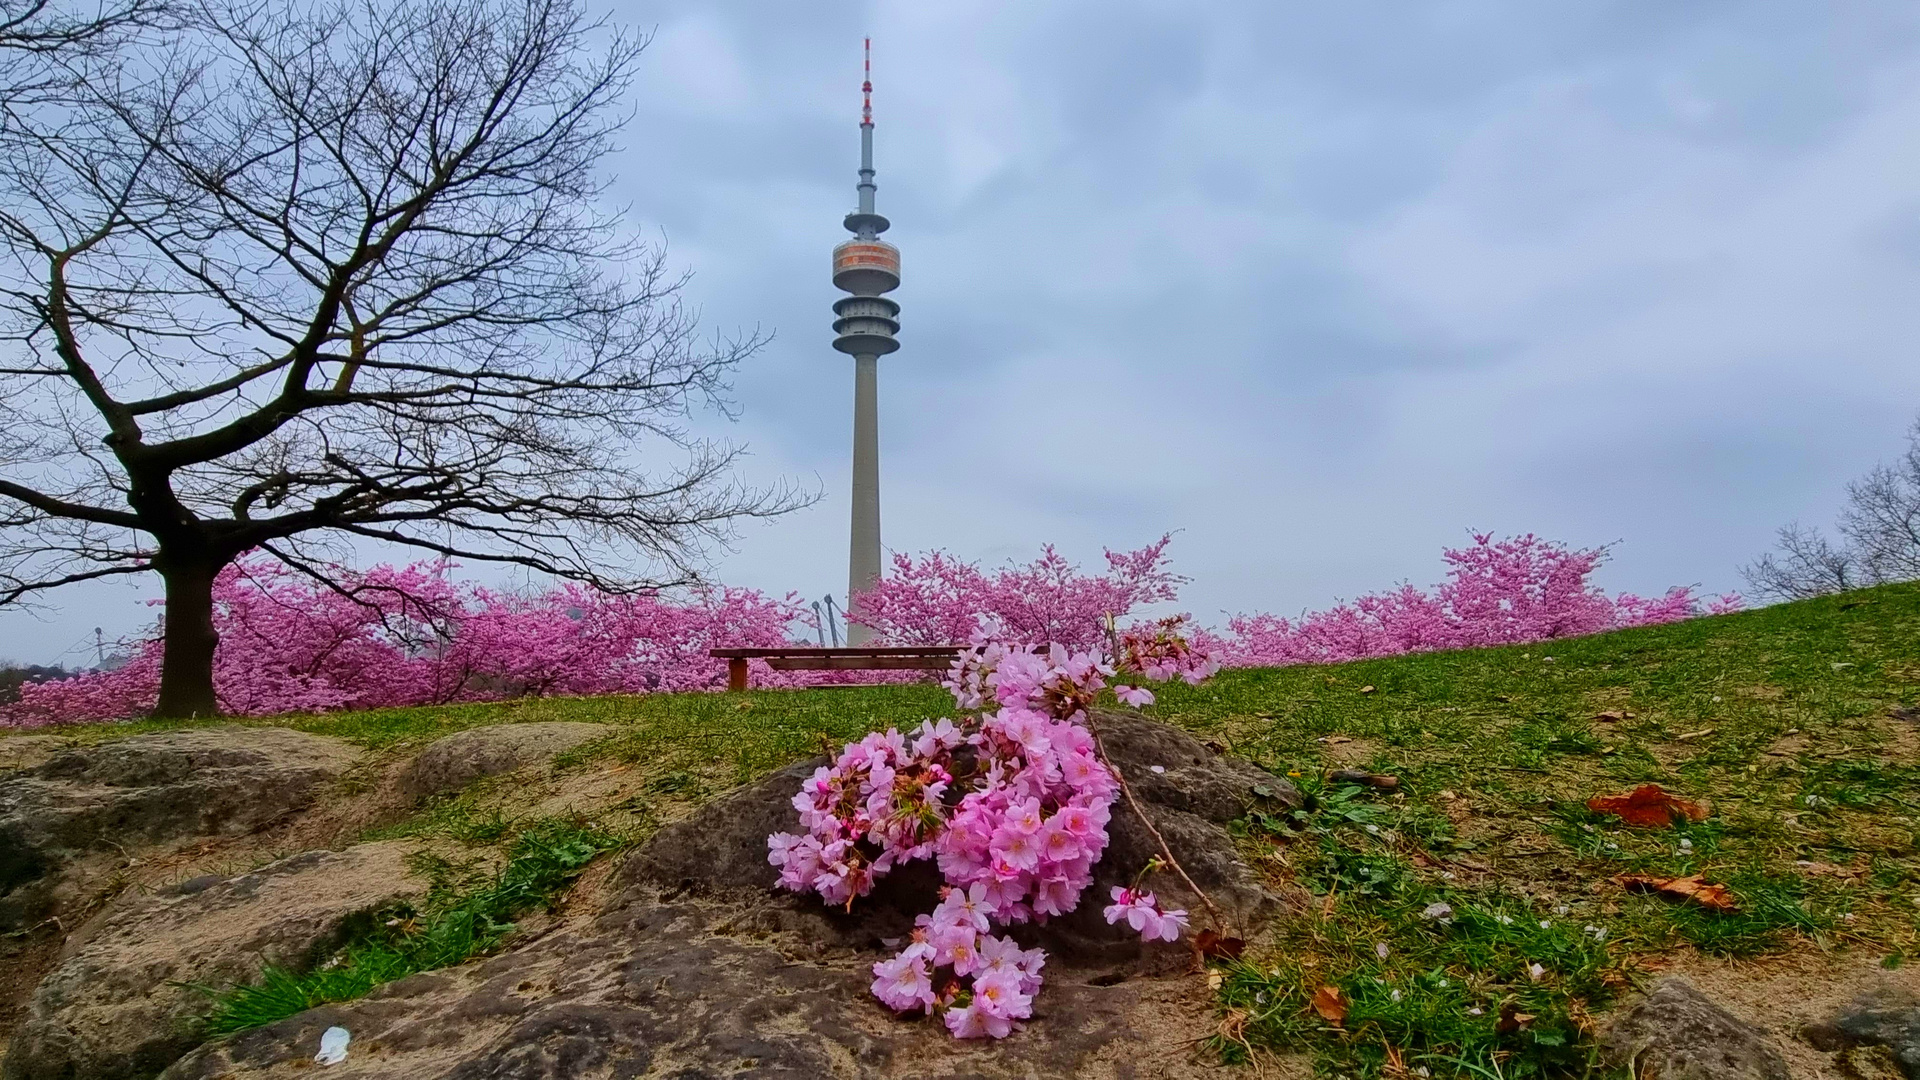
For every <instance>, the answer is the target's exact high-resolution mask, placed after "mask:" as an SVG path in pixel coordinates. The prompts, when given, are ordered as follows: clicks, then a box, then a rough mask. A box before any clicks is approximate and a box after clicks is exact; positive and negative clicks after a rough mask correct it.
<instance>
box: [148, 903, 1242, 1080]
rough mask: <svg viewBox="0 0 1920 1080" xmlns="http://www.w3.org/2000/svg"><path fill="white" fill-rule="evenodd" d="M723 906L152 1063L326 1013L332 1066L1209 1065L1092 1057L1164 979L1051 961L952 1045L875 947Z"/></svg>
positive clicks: (231, 1048) (679, 910)
mask: <svg viewBox="0 0 1920 1080" xmlns="http://www.w3.org/2000/svg"><path fill="white" fill-rule="evenodd" d="M729 914H730V913H729V910H728V908H727V907H725V906H724V905H717V904H713V903H711V902H708V901H700V900H691V899H682V900H680V901H677V902H664V903H663V902H659V901H658V900H657V899H649V900H646V901H636V902H634V903H630V904H628V905H627V906H625V907H623V908H621V909H619V910H617V911H616V912H612V913H609V915H608V916H604V917H602V918H601V919H600V920H599V922H598V924H597V925H595V926H594V927H592V928H591V929H588V930H576V931H575V932H572V933H552V934H549V935H547V936H544V937H542V938H540V939H538V940H536V941H532V942H528V943H526V944H524V945H522V946H521V947H518V948H515V949H513V950H511V951H509V952H507V953H504V954H502V955H500V956H497V957H494V958H492V959H489V960H486V961H482V962H478V963H473V964H468V965H464V966H462V967H460V968H457V969H453V970H449V971H441V972H432V973H428V974H425V975H418V976H414V977H412V978H409V979H404V980H401V981H400V982H397V983H393V984H391V985H389V986H387V987H384V988H382V989H381V990H380V991H378V992H376V993H375V994H374V995H372V996H370V997H368V998H367V999H365V1000H362V1001H358V1002H354V1003H352V1004H347V1005H338V1006H325V1007H322V1008H319V1009H314V1010H310V1011H308V1012H305V1013H302V1014H300V1015H298V1016H294V1017H290V1018H288V1019H286V1020H283V1021H280V1022H278V1023H275V1024H271V1025H268V1026H266V1027H263V1028H259V1029H256V1030H254V1031H250V1032H245V1033H243V1034H240V1035H237V1036H235V1037H233V1038H230V1039H227V1040H223V1041H221V1042H217V1043H209V1044H207V1045H206V1046H203V1047H201V1048H200V1049H198V1050H195V1051H194V1052H192V1053H190V1054H188V1055H187V1056H186V1057H184V1058H182V1059H180V1060H179V1061H178V1062H176V1063H175V1064H174V1065H173V1066H172V1067H171V1068H169V1069H167V1070H166V1071H165V1072H164V1073H162V1074H161V1075H162V1077H163V1080H214V1078H222V1080H247V1078H264V1077H280V1076H298V1075H305V1073H304V1072H302V1071H300V1066H301V1065H302V1064H303V1063H306V1062H308V1061H309V1060H310V1059H311V1058H312V1056H313V1054H314V1052H315V1050H316V1049H317V1048H318V1046H319V1041H320V1036H321V1033H322V1032H324V1031H325V1030H326V1029H327V1028H328V1027H331V1026H334V1025H339V1026H341V1027H345V1028H346V1029H347V1030H348V1031H350V1032H352V1033H353V1049H352V1050H351V1051H350V1054H349V1058H348V1061H347V1066H348V1068H343V1069H342V1070H341V1072H340V1075H341V1076H343V1077H345V1076H350V1077H352V1078H354V1080H403V1078H404V1080H562V1078H567V1080H572V1078H577V1077H641V1076H649V1077H674V1078H680V1080H703V1078H708V1077H713V1078H718V1077H735V1076H737V1077H748V1076H751V1077H756V1078H759V1077H773V1078H792V1080H802V1078H805V1080H816V1078H819V1077H827V1076H832V1077H841V1078H875V1080H877V1078H881V1077H889V1078H892V1077H907V1076H910V1077H915V1078H925V1080H963V1078H965V1080H1015V1078H1019V1080H1030V1078H1039V1077H1077V1076H1102V1077H1113V1078H1118V1077H1123V1076H1125V1077H1142V1076H1155V1077H1170V1076H1177V1077H1184V1076H1200V1075H1209V1073H1207V1072H1206V1071H1204V1069H1203V1067H1197V1066H1190V1065H1188V1064H1187V1063H1186V1062H1185V1060H1184V1055H1183V1057H1182V1059H1181V1060H1178V1061H1176V1062H1174V1063H1173V1066H1172V1067H1171V1068H1154V1069H1152V1070H1151V1071H1148V1070H1147V1069H1138V1070H1136V1069H1135V1068H1134V1067H1133V1066H1134V1065H1137V1064H1138V1063H1137V1062H1130V1063H1127V1064H1123V1065H1122V1066H1121V1067H1119V1068H1105V1069H1103V1068H1102V1066H1101V1062H1102V1059H1103V1058H1111V1057H1120V1058H1123V1059H1124V1058H1127V1057H1129V1056H1130V1051H1129V1049H1128V1048H1129V1047H1130V1046H1131V1045H1137V1044H1139V1043H1142V1042H1144V1034H1143V1033H1145V1032H1147V1031H1149V1030H1151V1029H1153V1028H1154V1027H1156V1026H1158V1025H1160V1024H1164V1023H1165V1022H1166V1014H1167V1011H1168V1006H1167V1001H1168V999H1169V998H1170V997H1172V996H1174V994H1175V993H1177V992H1178V991H1179V990H1180V989H1181V988H1180V987H1179V986H1178V984H1170V983H1167V982H1163V981H1159V980H1153V979H1138V980H1129V981H1127V982H1124V983H1120V984H1118V985H1103V986H1097V985H1089V984H1088V983H1087V982H1086V981H1084V980H1076V979H1070V978H1066V977H1063V976H1062V974H1061V973H1059V972H1055V971H1052V970H1049V971H1048V976H1049V978H1048V982H1047V985H1046V987H1045V989H1043V990H1042V992H1041V996H1040V1000H1039V1005H1038V1007H1039V1009H1040V1012H1039V1014H1038V1015H1037V1017H1036V1019H1035V1020H1034V1021H1032V1022H1030V1023H1029V1024H1028V1025H1027V1027H1026V1028H1025V1029H1024V1030H1022V1031H1018V1032H1016V1033H1015V1034H1014V1035H1013V1036H1012V1037H1011V1038H1008V1039H1006V1040H1003V1041H1001V1042H998V1043H995V1044H993V1045H981V1044H979V1043H960V1042H956V1041H955V1040H953V1039H952V1038H950V1037H949V1036H948V1035H947V1033H946V1031H945V1030H944V1029H942V1028H941V1027H940V1026H939V1023H938V1021H935V1020H930V1019H918V1020H912V1021H903V1020H899V1019H896V1018H894V1017H893V1016H892V1014H890V1013H888V1012H887V1011H886V1010H885V1009H884V1008H882V1007H881V1006H880V1005H879V1004H878V1003H877V1002H875V1001H874V1000H873V999H872V997H871V996H870V995H869V994H868V992H867V986H868V984H869V983H870V982H871V981H872V975H871V974H870V973H869V972H868V970H867V969H868V967H869V966H870V965H871V964H872V962H873V960H874V959H877V958H878V954H852V955H846V956H840V957H836V958H832V959H818V958H817V959H815V960H814V961H813V962H806V963H796V962H795V960H794V958H793V956H792V954H791V951H790V950H792V949H793V948H795V947H796V946H798V945H799V944H800V942H799V941H798V940H797V939H796V938H794V937H792V936H790V935H777V936H775V937H772V938H766V939H760V940H755V939H752V938H743V937H739V936H736V928H735V927H733V926H731V925H730V924H729V923H728V918H729ZM1137 1054H1138V1052H1137V1051H1135V1052H1132V1055H1133V1056H1137Z"/></svg>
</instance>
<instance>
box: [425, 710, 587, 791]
mask: <svg viewBox="0 0 1920 1080" xmlns="http://www.w3.org/2000/svg"><path fill="white" fill-rule="evenodd" d="M610 730H612V729H610V728H608V727H607V726H606V725H605V724H574V723H561V722H552V723H537V724H495V725H492V726H490V727H480V728H473V729H470V730H468V731H462V732H459V733H457V734H454V735H449V736H447V737H446V738H444V739H441V740H439V741H437V742H435V743H433V744H431V745H430V746H428V747H427V748H426V749H425V750H422V751H420V753H419V755H418V756H416V757H415V758H414V759H413V763H412V764H410V765H408V766H407V769H406V771H405V772H404V773H402V774H401V776H400V787H401V789H402V790H403V791H405V792H406V793H407V794H409V795H437V794H440V793H442V792H447V791H456V790H458V789H460V788H463V787H466V786H467V785H468V784H471V783H473V782H474V781H475V780H478V779H480V778H481V777H483V776H499V775H501V774H503V773H510V772H513V771H515V770H517V769H524V768H526V767H527V766H529V765H533V764H536V763H538V762H542V761H546V760H547V759H549V758H551V757H553V756H554V755H555V754H558V753H560V752H562V751H564V750H571V749H573V748H574V747H576V746H579V745H580V744H581V743H584V742H590V741H592V740H594V739H597V738H599V737H600V736H602V735H605V734H607V733H608V732H609V731H610Z"/></svg>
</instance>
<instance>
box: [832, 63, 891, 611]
mask: <svg viewBox="0 0 1920 1080" xmlns="http://www.w3.org/2000/svg"><path fill="white" fill-rule="evenodd" d="M865 65H866V66H865V77H864V79H863V80H862V81H861V83H860V184H859V189H858V190H859V192H860V208H859V209H858V210H855V211H854V212H853V213H851V214H848V215H847V218H846V222H845V224H846V227H847V231H848V232H850V233H852V234H853V239H851V240H846V241H842V242H841V244H840V246H838V247H836V248H834V249H833V284H834V285H835V286H836V287H837V288H839V289H840V290H841V291H842V292H846V293H850V294H851V295H849V296H844V297H841V298H840V299H838V300H836V301H834V303H833V314H834V320H833V332H834V335H835V336H834V339H833V347H834V348H836V349H838V350H840V351H841V352H843V353H848V354H850V355H851V356H852V357H853V539H852V545H851V547H850V549H849V551H848V554H847V612H848V614H849V615H850V616H852V617H854V618H857V617H858V616H859V612H860V596H861V594H862V593H865V592H866V591H867V590H868V589H871V588H873V586H874V585H875V584H876V583H878V582H879V580H880V401H879V371H880V358H881V357H882V356H885V355H886V354H888V353H890V352H892V351H894V350H895V349H898V348H899V347H900V343H899V342H898V341H895V340H894V338H893V335H895V334H897V333H899V332H900V305H899V304H896V303H894V302H893V301H891V300H889V299H887V298H886V296H885V295H884V294H886V293H890V292H892V291H893V290H895V289H897V288H899V287H900V249H899V248H896V247H894V246H893V245H892V244H889V243H887V242H886V241H885V240H882V239H880V234H881V233H883V232H886V231H887V226H888V224H889V222H888V221H887V219H886V218H884V217H881V216H880V215H879V214H877V213H875V212H874V209H873V193H874V184H873V39H872V38H868V39H866V57H865ZM870 636H871V635H870V633H869V632H868V630H867V628H866V627H864V626H861V625H860V624H859V623H856V622H853V621H851V619H849V621H848V623H847V644H848V645H864V644H866V642H867V640H868V638H869V637H870Z"/></svg>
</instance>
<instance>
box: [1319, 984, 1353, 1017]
mask: <svg viewBox="0 0 1920 1080" xmlns="http://www.w3.org/2000/svg"><path fill="white" fill-rule="evenodd" d="M1313 1011H1314V1012H1317V1013H1319V1014H1320V1015H1321V1017H1323V1018H1324V1019H1325V1020H1326V1021H1327V1022H1328V1023H1330V1024H1341V1023H1345V1022H1346V1019H1347V999H1346V998H1344V997H1341V996H1340V988H1339V987H1337V986H1323V987H1321V988H1320V989H1318V990H1315V991H1314V992H1313Z"/></svg>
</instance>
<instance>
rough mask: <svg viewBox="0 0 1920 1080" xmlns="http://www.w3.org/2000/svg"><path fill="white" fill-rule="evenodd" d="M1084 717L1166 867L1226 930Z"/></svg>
mask: <svg viewBox="0 0 1920 1080" xmlns="http://www.w3.org/2000/svg"><path fill="white" fill-rule="evenodd" d="M1086 715H1087V731H1088V732H1090V733H1091V734H1092V735H1093V748H1094V749H1095V750H1096V751H1098V752H1099V754H1100V761H1101V763H1102V764H1104V765H1105V766H1106V767H1107V771H1108V772H1111V773H1113V778H1114V780H1115V781H1116V782H1118V783H1119V785H1120V793H1121V794H1122V795H1125V796H1126V797H1127V805H1128V806H1131V807H1133V812H1134V814H1135V815H1137V816H1138V817H1139V818H1140V823H1141V824H1143V825H1145V826H1146V827H1147V831H1148V832H1149V833H1152V834H1153V839H1154V842H1155V843H1157V844H1159V845H1160V854H1162V855H1164V856H1166V860H1167V865H1168V866H1171V867H1173V871H1174V873H1176V874H1179V875H1180V880H1181V881H1184V882H1186V883H1187V888H1189V889H1191V890H1193V895H1195V896H1198V897H1199V898H1200V902H1201V903H1202V904H1205V905H1206V906H1207V915H1208V917H1209V918H1211V919H1212V920H1213V925H1214V927H1215V928H1217V929H1219V930H1222V931H1224V930H1226V929H1227V921H1226V919H1224V918H1222V917H1221V915H1220V909H1219V908H1218V907H1215V906H1214V903H1213V898H1212V897H1210V896H1208V895H1207V892H1206V890H1205V889H1202V888H1201V887H1200V886H1199V885H1198V884H1196V883H1195V882H1194V880H1193V877H1192V876H1191V875H1189V874H1188V873H1187V868H1186V867H1184V866H1181V865H1180V860H1179V859H1176V858H1174V857H1173V848H1171V847H1169V846H1168V845H1167V838H1166V837H1164V836H1162V835H1160V830H1159V829H1157V828H1155V827H1154V824H1153V819H1152V818H1150V817H1148V816H1147V812H1146V811H1145V810H1143V809H1141V808H1140V801H1139V800H1138V799H1135V798H1134V797H1133V786H1132V785H1131V784H1128V783H1127V777H1126V774H1125V773H1124V772H1122V771H1121V769H1120V766H1118V765H1116V764H1114V763H1113V758H1112V757H1110V756H1109V755H1108V754H1107V745H1106V743H1105V742H1104V741H1102V740H1101V738H1100V727H1099V725H1098V724H1095V723H1094V722H1093V712H1092V711H1091V710H1089V711H1088V712H1087V714H1086Z"/></svg>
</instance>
